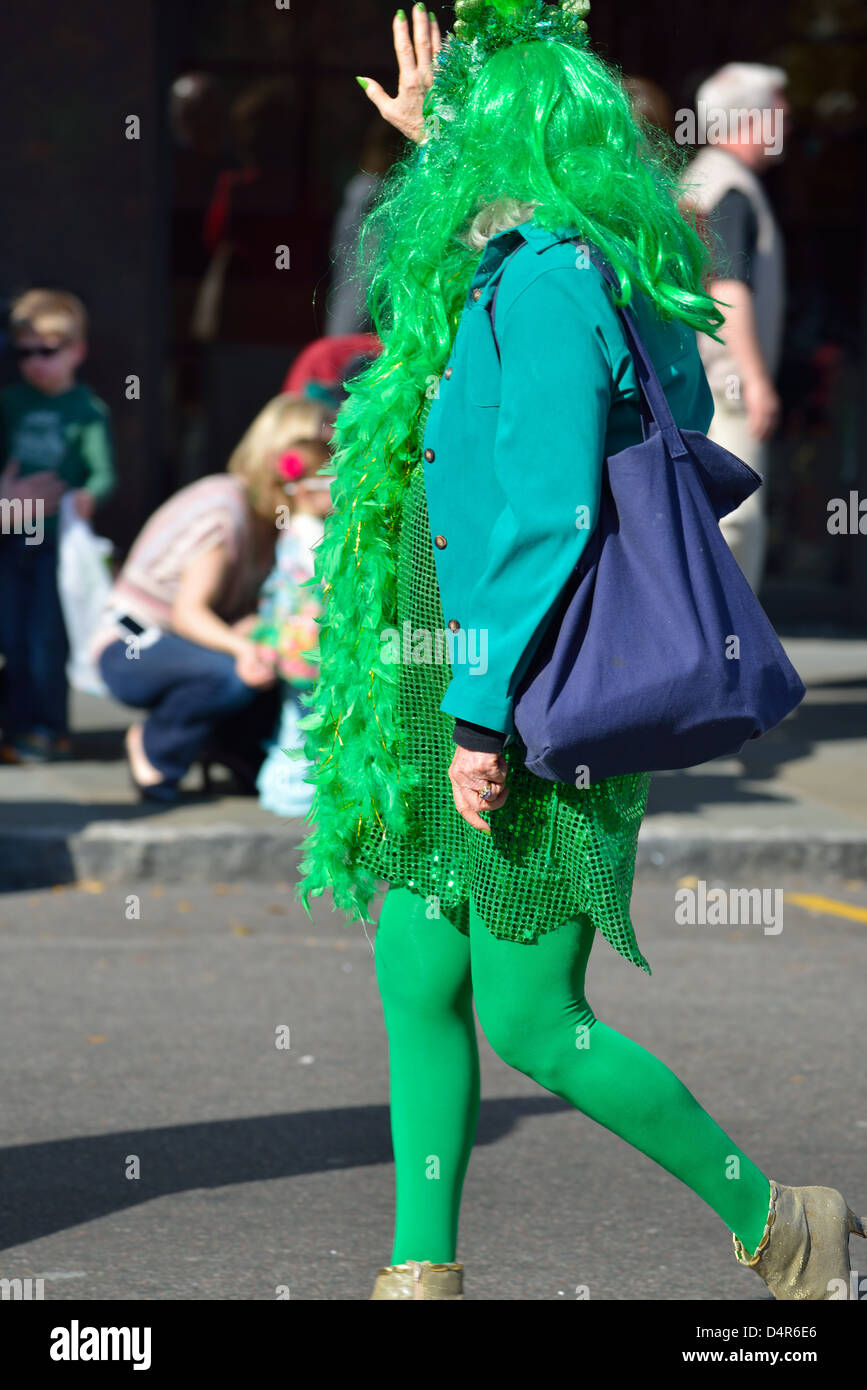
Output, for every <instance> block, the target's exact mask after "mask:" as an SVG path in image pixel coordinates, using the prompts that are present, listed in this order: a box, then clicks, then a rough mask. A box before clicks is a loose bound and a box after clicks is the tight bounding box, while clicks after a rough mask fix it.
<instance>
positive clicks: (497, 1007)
mask: <svg viewBox="0 0 867 1390" xmlns="http://www.w3.org/2000/svg"><path fill="white" fill-rule="evenodd" d="M594 935H595V930H594V928H593V926H592V924H591V922H590V920H589V918H586V917H578V918H575V919H574V920H571V921H567V922H564V923H563V924H561V925H560V926H559V927H557V928H555V929H554V930H552V931H549V932H546V933H544V934H543V935H542V936H540V937H539V938H538V940H537V941H536V942H535V944H533V945H528V944H524V943H520V942H514V941H504V940H499V939H498V938H496V937H494V936H493V935H492V934H491V932H490V931H489V930H488V928H487V926H486V925H485V923H484V921H483V920H482V919H481V918H480V917H479V915H478V912H477V911H476V909H475V906H474V905H471V911H470V955H471V960H472V972H473V988H474V992H475V1001H476V1010H477V1012H478V1016H479V1022H480V1023H481V1025H482V1029H483V1031H484V1033H485V1036H486V1037H487V1039H488V1042H489V1043H490V1044H491V1046H492V1047H493V1049H494V1051H495V1052H497V1053H499V1055H500V1057H502V1058H503V1060H504V1061H505V1062H508V1063H509V1065H510V1066H512V1067H515V1068H516V1069H517V1070H518V1071H521V1072H524V1073H525V1074H526V1075H527V1076H530V1077H532V1078H533V1080H534V1081H538V1083H539V1085H540V1086H544V1087H545V1089H546V1090H548V1091H552V1092H553V1094H554V1095H556V1096H560V1097H562V1099H563V1100H566V1101H568V1102H569V1103H570V1105H574V1106H575V1108H576V1109H578V1110H580V1111H581V1112H582V1113H583V1114H585V1115H588V1116H589V1117H590V1118H591V1119H592V1120H596V1122H597V1123H598V1124H601V1125H604V1127H605V1128H606V1129H609V1130H611V1131H612V1133H614V1134H617V1135H619V1136H620V1137H621V1139H625V1140H626V1141H627V1143H629V1144H632V1145H633V1147H634V1148H636V1149H638V1150H639V1151H640V1152H641V1153H643V1154H646V1155H647V1156H648V1158H652V1159H653V1160H654V1161H655V1162H656V1163H658V1164H660V1166H661V1167H663V1168H665V1169H666V1170H667V1171H668V1172H669V1173H672V1174H674V1176H675V1177H676V1178H680V1180H681V1181H682V1182H684V1183H686V1185H687V1186H688V1187H690V1188H692V1190H693V1192H695V1193H697V1194H698V1196H699V1197H701V1198H702V1200H703V1201H705V1202H707V1204H708V1206H710V1207H711V1208H712V1209H713V1210H714V1211H715V1212H716V1213H717V1215H718V1216H720V1217H721V1218H722V1220H723V1221H724V1222H725V1224H726V1225H727V1226H728V1228H729V1230H730V1231H732V1232H734V1234H735V1235H736V1236H737V1237H738V1238H739V1239H740V1240H741V1241H743V1243H744V1245H745V1246H746V1248H747V1250H748V1251H749V1252H750V1254H752V1253H753V1251H754V1250H755V1248H756V1246H757V1245H758V1243H759V1241H760V1240H761V1238H762V1234H763V1231H764V1228H765V1222H766V1220H767V1217H768V1207H769V1204H770V1183H769V1181H768V1179H767V1177H766V1176H765V1174H764V1173H763V1172H762V1171H761V1170H760V1169H759V1168H757V1167H756V1165H755V1163H753V1161H752V1159H750V1158H749V1157H748V1156H747V1155H746V1154H745V1153H744V1152H743V1150H742V1149H740V1148H739V1147H738V1145H737V1144H736V1143H735V1142H734V1140H733V1139H731V1138H730V1136H729V1135H728V1134H726V1133H725V1131H724V1130H722V1129H721V1128H720V1126H719V1125H718V1124H717V1122H716V1120H714V1119H712V1118H711V1116H710V1115H709V1114H708V1113H707V1111H705V1110H703V1109H702V1107H701V1106H700V1105H699V1103H698V1101H697V1100H696V1098H695V1096H694V1095H693V1094H692V1093H691V1091H689V1090H687V1088H686V1086H685V1085H684V1084H683V1082H682V1081H680V1080H679V1079H678V1077H677V1076H675V1074H674V1072H672V1071H670V1070H669V1068H668V1067H667V1066H666V1065H665V1063H664V1062H661V1061H659V1059H658V1058H657V1057H655V1056H654V1055H653V1053H651V1052H648V1051H647V1050H646V1049H645V1048H643V1047H641V1046H640V1045H639V1044H638V1043H635V1042H632V1041H631V1039H629V1038H627V1037H625V1036H624V1035H623V1034H622V1033H618V1032H616V1031H615V1029H613V1028H610V1027H609V1026H608V1024H606V1023H603V1022H602V1021H601V1019H598V1018H596V1016H595V1014H594V1013H593V1010H592V1009H591V1008H590V1005H589V1004H588V1002H587V999H586V996H585V993H584V973H585V970H586V968H587V959H588V957H589V955H590V948H591V946H592V944H593V938H594ZM734 1159H736V1160H737V1163H736V1164H735V1163H734V1162H733V1160H734ZM733 1174H736V1176H733Z"/></svg>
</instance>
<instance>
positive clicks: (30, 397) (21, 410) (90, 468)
mask: <svg viewBox="0 0 867 1390" xmlns="http://www.w3.org/2000/svg"><path fill="white" fill-rule="evenodd" d="M0 429H2V437H0V445H2V454H0V457H2V467H4V468H5V466H6V465H7V464H8V462H9V460H10V459H17V461H18V472H19V476H20V477H22V478H24V477H26V476H27V475H28V474H30V473H40V472H42V471H43V470H45V469H49V470H51V471H52V472H54V473H57V474H58V475H59V476H60V477H61V478H62V479H63V481H64V482H65V483H67V484H68V486H69V487H70V488H73V489H75V488H86V489H87V491H88V492H89V493H91V494H92V496H93V497H94V498H95V499H96V501H97V502H101V501H103V500H104V499H105V498H106V497H108V496H110V494H111V493H112V492H113V491H114V489H115V486H116V482H117V479H116V476H115V471H114V461H113V452H114V451H113V446H112V436H111V415H110V412H109V409H108V406H107V405H106V404H105V401H102V400H100V398H99V396H96V395H94V393H93V392H92V391H91V390H90V389H89V388H88V387H87V386H82V385H81V384H79V383H76V384H75V385H74V386H72V387H71V388H70V389H69V390H68V391H63V392H61V394H60V395H58V396H49V395H46V394H45V393H44V392H43V391H37V389H36V387H35V386H31V385H30V383H29V382H26V381H19V382H16V383H15V384H14V385H12V386H7V387H5V388H4V389H3V390H2V391H0ZM56 528H57V517H56V516H47V517H46V518H45V529H46V532H53V531H55V530H56Z"/></svg>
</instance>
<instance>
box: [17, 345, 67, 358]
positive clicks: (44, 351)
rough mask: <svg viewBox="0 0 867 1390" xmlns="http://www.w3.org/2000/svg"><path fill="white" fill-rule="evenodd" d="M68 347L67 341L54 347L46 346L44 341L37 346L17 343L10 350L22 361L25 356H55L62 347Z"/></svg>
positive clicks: (61, 350)
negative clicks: (25, 345)
mask: <svg viewBox="0 0 867 1390" xmlns="http://www.w3.org/2000/svg"><path fill="white" fill-rule="evenodd" d="M67 347H69V344H68V343H58V344H57V346H56V347H48V346H47V345H46V344H45V343H42V344H40V346H39V347H21V346H19V345H18V344H17V343H14V344H13V345H12V351H13V353H14V354H15V356H16V357H17V358H18V361H19V362H22V361H23V360H24V359H25V358H26V357H56V355H57V353H58V352H63V349H64V348H67Z"/></svg>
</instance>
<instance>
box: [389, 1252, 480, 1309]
mask: <svg viewBox="0 0 867 1390" xmlns="http://www.w3.org/2000/svg"><path fill="white" fill-rule="evenodd" d="M463 1296H464V1267H463V1265H460V1264H431V1262H430V1260H407V1262H406V1264H402V1265H386V1267H385V1268H384V1269H381V1270H380V1271H379V1273H378V1274H377V1276H376V1283H375V1284H374V1286H373V1293H372V1294H371V1295H370V1299H374V1298H463ZM368 1301H370V1300H368Z"/></svg>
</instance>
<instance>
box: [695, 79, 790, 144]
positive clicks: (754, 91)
mask: <svg viewBox="0 0 867 1390" xmlns="http://www.w3.org/2000/svg"><path fill="white" fill-rule="evenodd" d="M787 82H788V78H787V76H786V74H785V72H784V71H783V69H782V68H772V67H767V66H766V65H765V64H764V63H726V65H725V67H722V68H720V69H719V70H718V71H717V72H715V73H713V75H712V76H711V77H708V78H707V80H706V81H704V82H702V84H701V86H700V87H699V89H698V91H697V92H696V108H697V114H698V126H699V130H698V135H699V139H701V138H702V137H703V136H704V135H705V134H706V126H707V120H708V117H709V116H713V115H714V114H716V113H719V112H725V113H726V118H727V120H733V119H735V118H736V116H737V113H738V112H739V111H743V110H745V109H746V110H749V111H752V110H759V111H765V110H768V109H769V108H771V107H773V106H774V105H775V104H776V100H775V99H776V97H777V94H778V93H779V92H781V91H782V90H783V88H784V87H785V86H786V83H787Z"/></svg>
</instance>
